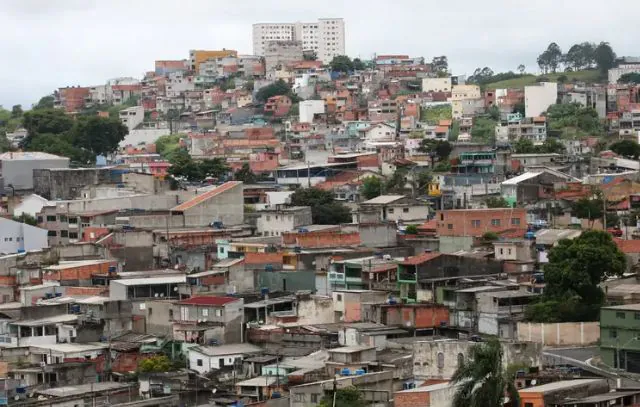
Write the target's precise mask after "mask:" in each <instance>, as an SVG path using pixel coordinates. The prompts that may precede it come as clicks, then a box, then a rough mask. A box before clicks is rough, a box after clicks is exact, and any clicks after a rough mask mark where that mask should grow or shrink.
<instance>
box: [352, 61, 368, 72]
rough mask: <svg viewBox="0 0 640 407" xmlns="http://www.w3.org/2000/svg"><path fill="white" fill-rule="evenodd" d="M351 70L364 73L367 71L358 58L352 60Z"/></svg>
mask: <svg viewBox="0 0 640 407" xmlns="http://www.w3.org/2000/svg"><path fill="white" fill-rule="evenodd" d="M353 69H354V70H356V71H364V70H365V69H367V66H366V65H365V64H364V62H362V60H361V59H360V58H353Z"/></svg>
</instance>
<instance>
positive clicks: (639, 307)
mask: <svg viewBox="0 0 640 407" xmlns="http://www.w3.org/2000/svg"><path fill="white" fill-rule="evenodd" d="M602 309H613V310H621V311H640V304H625V305H612V306H610V307H602Z"/></svg>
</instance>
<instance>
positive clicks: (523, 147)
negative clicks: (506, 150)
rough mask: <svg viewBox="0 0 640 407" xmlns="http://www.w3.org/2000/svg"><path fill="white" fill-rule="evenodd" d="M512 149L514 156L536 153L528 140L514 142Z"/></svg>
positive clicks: (531, 142) (522, 139) (534, 147)
mask: <svg viewBox="0 0 640 407" xmlns="http://www.w3.org/2000/svg"><path fill="white" fill-rule="evenodd" d="M513 148H514V150H515V152H516V154H533V153H535V152H536V146H534V145H533V141H531V140H529V139H528V138H521V139H520V140H518V141H516V143H515V144H514V146H513Z"/></svg>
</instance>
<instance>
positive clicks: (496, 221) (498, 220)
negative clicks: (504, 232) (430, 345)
mask: <svg viewBox="0 0 640 407" xmlns="http://www.w3.org/2000/svg"><path fill="white" fill-rule="evenodd" d="M491 226H500V219H491Z"/></svg>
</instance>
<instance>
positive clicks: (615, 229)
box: [607, 226, 622, 237]
mask: <svg viewBox="0 0 640 407" xmlns="http://www.w3.org/2000/svg"><path fill="white" fill-rule="evenodd" d="M607 232H609V233H611V234H612V235H613V236H615V237H620V236H622V229H620V228H619V227H617V226H616V227H613V228H608V229H607Z"/></svg>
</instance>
